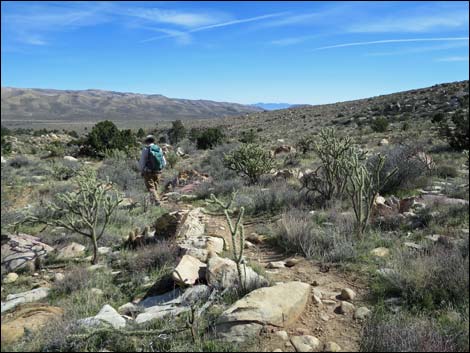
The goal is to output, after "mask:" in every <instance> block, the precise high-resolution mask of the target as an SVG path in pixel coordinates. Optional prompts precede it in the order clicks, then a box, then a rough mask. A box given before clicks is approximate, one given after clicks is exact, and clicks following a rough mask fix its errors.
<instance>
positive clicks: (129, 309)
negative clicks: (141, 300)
mask: <svg viewBox="0 0 470 353" xmlns="http://www.w3.org/2000/svg"><path fill="white" fill-rule="evenodd" d="M117 311H118V313H119V314H121V315H127V316H134V315H135V314H136V313H140V312H141V311H142V309H141V308H140V307H139V306H137V305H135V304H134V303H126V304H123V305H121V306H120V307H119V308H118V310H117Z"/></svg>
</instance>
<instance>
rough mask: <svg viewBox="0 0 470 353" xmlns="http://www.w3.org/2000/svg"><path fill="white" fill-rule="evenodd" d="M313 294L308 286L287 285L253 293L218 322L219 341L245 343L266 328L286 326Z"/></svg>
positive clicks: (288, 283)
mask: <svg viewBox="0 0 470 353" xmlns="http://www.w3.org/2000/svg"><path fill="white" fill-rule="evenodd" d="M310 294H311V287H310V285H309V284H306V283H302V282H287V283H282V284H278V285H275V286H273V287H266V288H260V289H256V290H254V291H252V292H251V293H249V294H248V295H246V296H245V297H244V298H242V299H240V300H238V301H237V302H235V303H234V304H233V305H232V306H231V307H230V308H229V309H227V310H226V311H224V312H223V313H222V314H221V315H220V317H219V319H218V320H217V322H216V332H217V334H218V336H219V337H220V338H223V339H226V340H228V341H231V342H243V341H245V340H246V339H247V338H250V337H252V336H254V335H257V334H258V333H259V332H260V330H261V328H262V327H263V325H271V326H276V327H285V326H286V325H289V324H292V323H293V322H295V321H296V320H297V319H298V317H299V316H300V315H301V314H302V312H303V311H304V309H305V307H306V305H307V302H308V299H309V297H310Z"/></svg>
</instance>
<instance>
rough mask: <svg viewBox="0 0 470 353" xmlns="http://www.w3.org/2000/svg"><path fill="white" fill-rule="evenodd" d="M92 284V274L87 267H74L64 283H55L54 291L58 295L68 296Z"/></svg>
mask: <svg viewBox="0 0 470 353" xmlns="http://www.w3.org/2000/svg"><path fill="white" fill-rule="evenodd" d="M89 282H90V272H89V271H88V270H87V269H86V267H78V266H77V267H74V268H72V269H71V270H70V271H68V272H67V273H66V274H65V276H64V279H63V280H62V281H55V282H54V287H53V291H54V294H56V295H68V294H71V293H73V292H75V291H78V290H80V289H83V288H87V287H88V286H89Z"/></svg>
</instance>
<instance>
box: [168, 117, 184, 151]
mask: <svg viewBox="0 0 470 353" xmlns="http://www.w3.org/2000/svg"><path fill="white" fill-rule="evenodd" d="M171 124H172V126H171V129H170V130H169V131H168V138H169V139H170V143H171V144H172V145H174V144H177V143H178V142H179V141H181V140H182V139H183V138H184V137H185V136H186V128H185V127H184V125H183V123H182V122H181V120H175V121H173V122H172V123H171Z"/></svg>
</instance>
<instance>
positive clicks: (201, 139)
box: [191, 127, 225, 150]
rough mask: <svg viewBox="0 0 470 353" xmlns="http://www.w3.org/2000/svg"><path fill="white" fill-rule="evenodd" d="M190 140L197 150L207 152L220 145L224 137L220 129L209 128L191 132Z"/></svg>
mask: <svg viewBox="0 0 470 353" xmlns="http://www.w3.org/2000/svg"><path fill="white" fill-rule="evenodd" d="M191 138H194V139H195V141H196V146H197V148H198V149H200V150H207V149H212V148H214V147H215V146H217V145H220V144H221V143H222V142H223V140H224V138H225V135H224V133H223V132H222V129H221V128H218V127H211V128H208V129H205V130H192V135H191Z"/></svg>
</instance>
